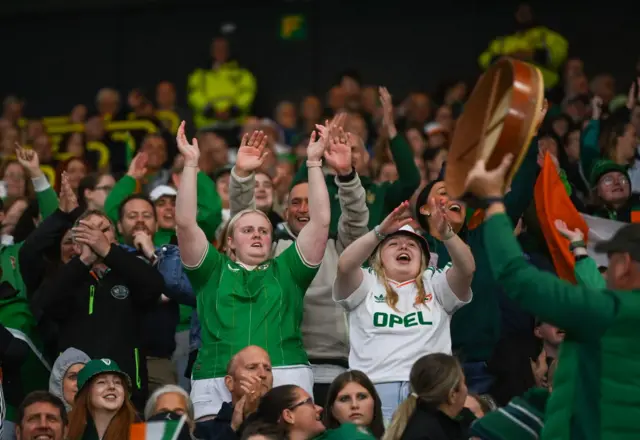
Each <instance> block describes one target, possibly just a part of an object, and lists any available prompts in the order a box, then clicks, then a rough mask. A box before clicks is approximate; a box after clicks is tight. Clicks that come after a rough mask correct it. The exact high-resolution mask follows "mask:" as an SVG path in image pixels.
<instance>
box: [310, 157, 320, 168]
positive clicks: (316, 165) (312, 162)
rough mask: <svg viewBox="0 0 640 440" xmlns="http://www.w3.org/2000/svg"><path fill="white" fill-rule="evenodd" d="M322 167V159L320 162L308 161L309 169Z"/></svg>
mask: <svg viewBox="0 0 640 440" xmlns="http://www.w3.org/2000/svg"><path fill="white" fill-rule="evenodd" d="M321 166H322V159H320V160H308V159H307V168H313V167H321Z"/></svg>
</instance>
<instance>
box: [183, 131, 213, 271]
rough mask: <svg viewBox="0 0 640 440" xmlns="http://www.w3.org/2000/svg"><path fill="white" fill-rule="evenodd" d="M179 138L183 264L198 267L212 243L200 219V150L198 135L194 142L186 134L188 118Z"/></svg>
mask: <svg viewBox="0 0 640 440" xmlns="http://www.w3.org/2000/svg"><path fill="white" fill-rule="evenodd" d="M176 142H177V144H178V150H180V153H181V154H182V155H183V156H184V168H183V170H182V175H181V177H180V188H178V195H177V197H176V235H177V236H178V247H179V248H180V257H181V258H182V262H183V264H184V265H185V266H187V267H195V266H198V265H199V264H200V263H201V262H202V260H203V259H204V257H205V254H206V252H207V249H208V244H209V243H208V242H207V237H206V236H205V234H204V231H203V230H202V229H200V226H198V222H197V211H198V208H197V207H198V200H197V198H198V195H197V179H198V159H199V158H200V150H199V149H198V140H197V139H195V138H194V139H193V144H189V142H188V141H187V137H186V136H185V134H184V121H182V123H181V124H180V128H178V135H177V136H176Z"/></svg>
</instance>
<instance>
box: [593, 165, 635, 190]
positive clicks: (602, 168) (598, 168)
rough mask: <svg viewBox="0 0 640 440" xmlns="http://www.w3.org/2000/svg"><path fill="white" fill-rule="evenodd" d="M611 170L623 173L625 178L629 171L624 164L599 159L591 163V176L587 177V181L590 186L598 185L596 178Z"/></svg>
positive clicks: (598, 178)
mask: <svg viewBox="0 0 640 440" xmlns="http://www.w3.org/2000/svg"><path fill="white" fill-rule="evenodd" d="M612 171H617V172H619V173H622V174H624V175H625V177H626V178H627V180H631V179H629V173H628V172H627V167H625V166H624V165H618V164H617V163H615V162H613V161H611V160H599V161H597V162H596V163H595V164H594V165H593V169H592V170H591V176H590V178H589V183H590V184H591V188H595V187H596V186H597V185H598V180H600V178H601V177H602V176H604V175H605V174H607V173H610V172H612Z"/></svg>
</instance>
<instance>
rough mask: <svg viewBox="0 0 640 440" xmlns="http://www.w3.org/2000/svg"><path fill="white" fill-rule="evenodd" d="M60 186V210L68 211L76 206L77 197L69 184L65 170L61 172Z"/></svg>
mask: <svg viewBox="0 0 640 440" xmlns="http://www.w3.org/2000/svg"><path fill="white" fill-rule="evenodd" d="M61 180H62V182H61V186H60V211H62V212H66V213H69V212H71V211H73V210H74V209H76V208H77V207H78V198H77V197H76V194H75V193H74V192H73V189H71V185H69V177H68V176H67V172H66V171H64V172H63V173H62V178H61Z"/></svg>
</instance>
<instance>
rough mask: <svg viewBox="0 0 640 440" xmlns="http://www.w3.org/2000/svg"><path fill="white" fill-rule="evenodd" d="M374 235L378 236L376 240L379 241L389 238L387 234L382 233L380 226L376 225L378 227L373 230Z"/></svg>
mask: <svg viewBox="0 0 640 440" xmlns="http://www.w3.org/2000/svg"><path fill="white" fill-rule="evenodd" d="M373 233H374V234H376V238H377V239H378V241H382V240H384V239H385V238H387V235H386V234H383V233H382V232H380V225H376V227H375V228H373Z"/></svg>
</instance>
